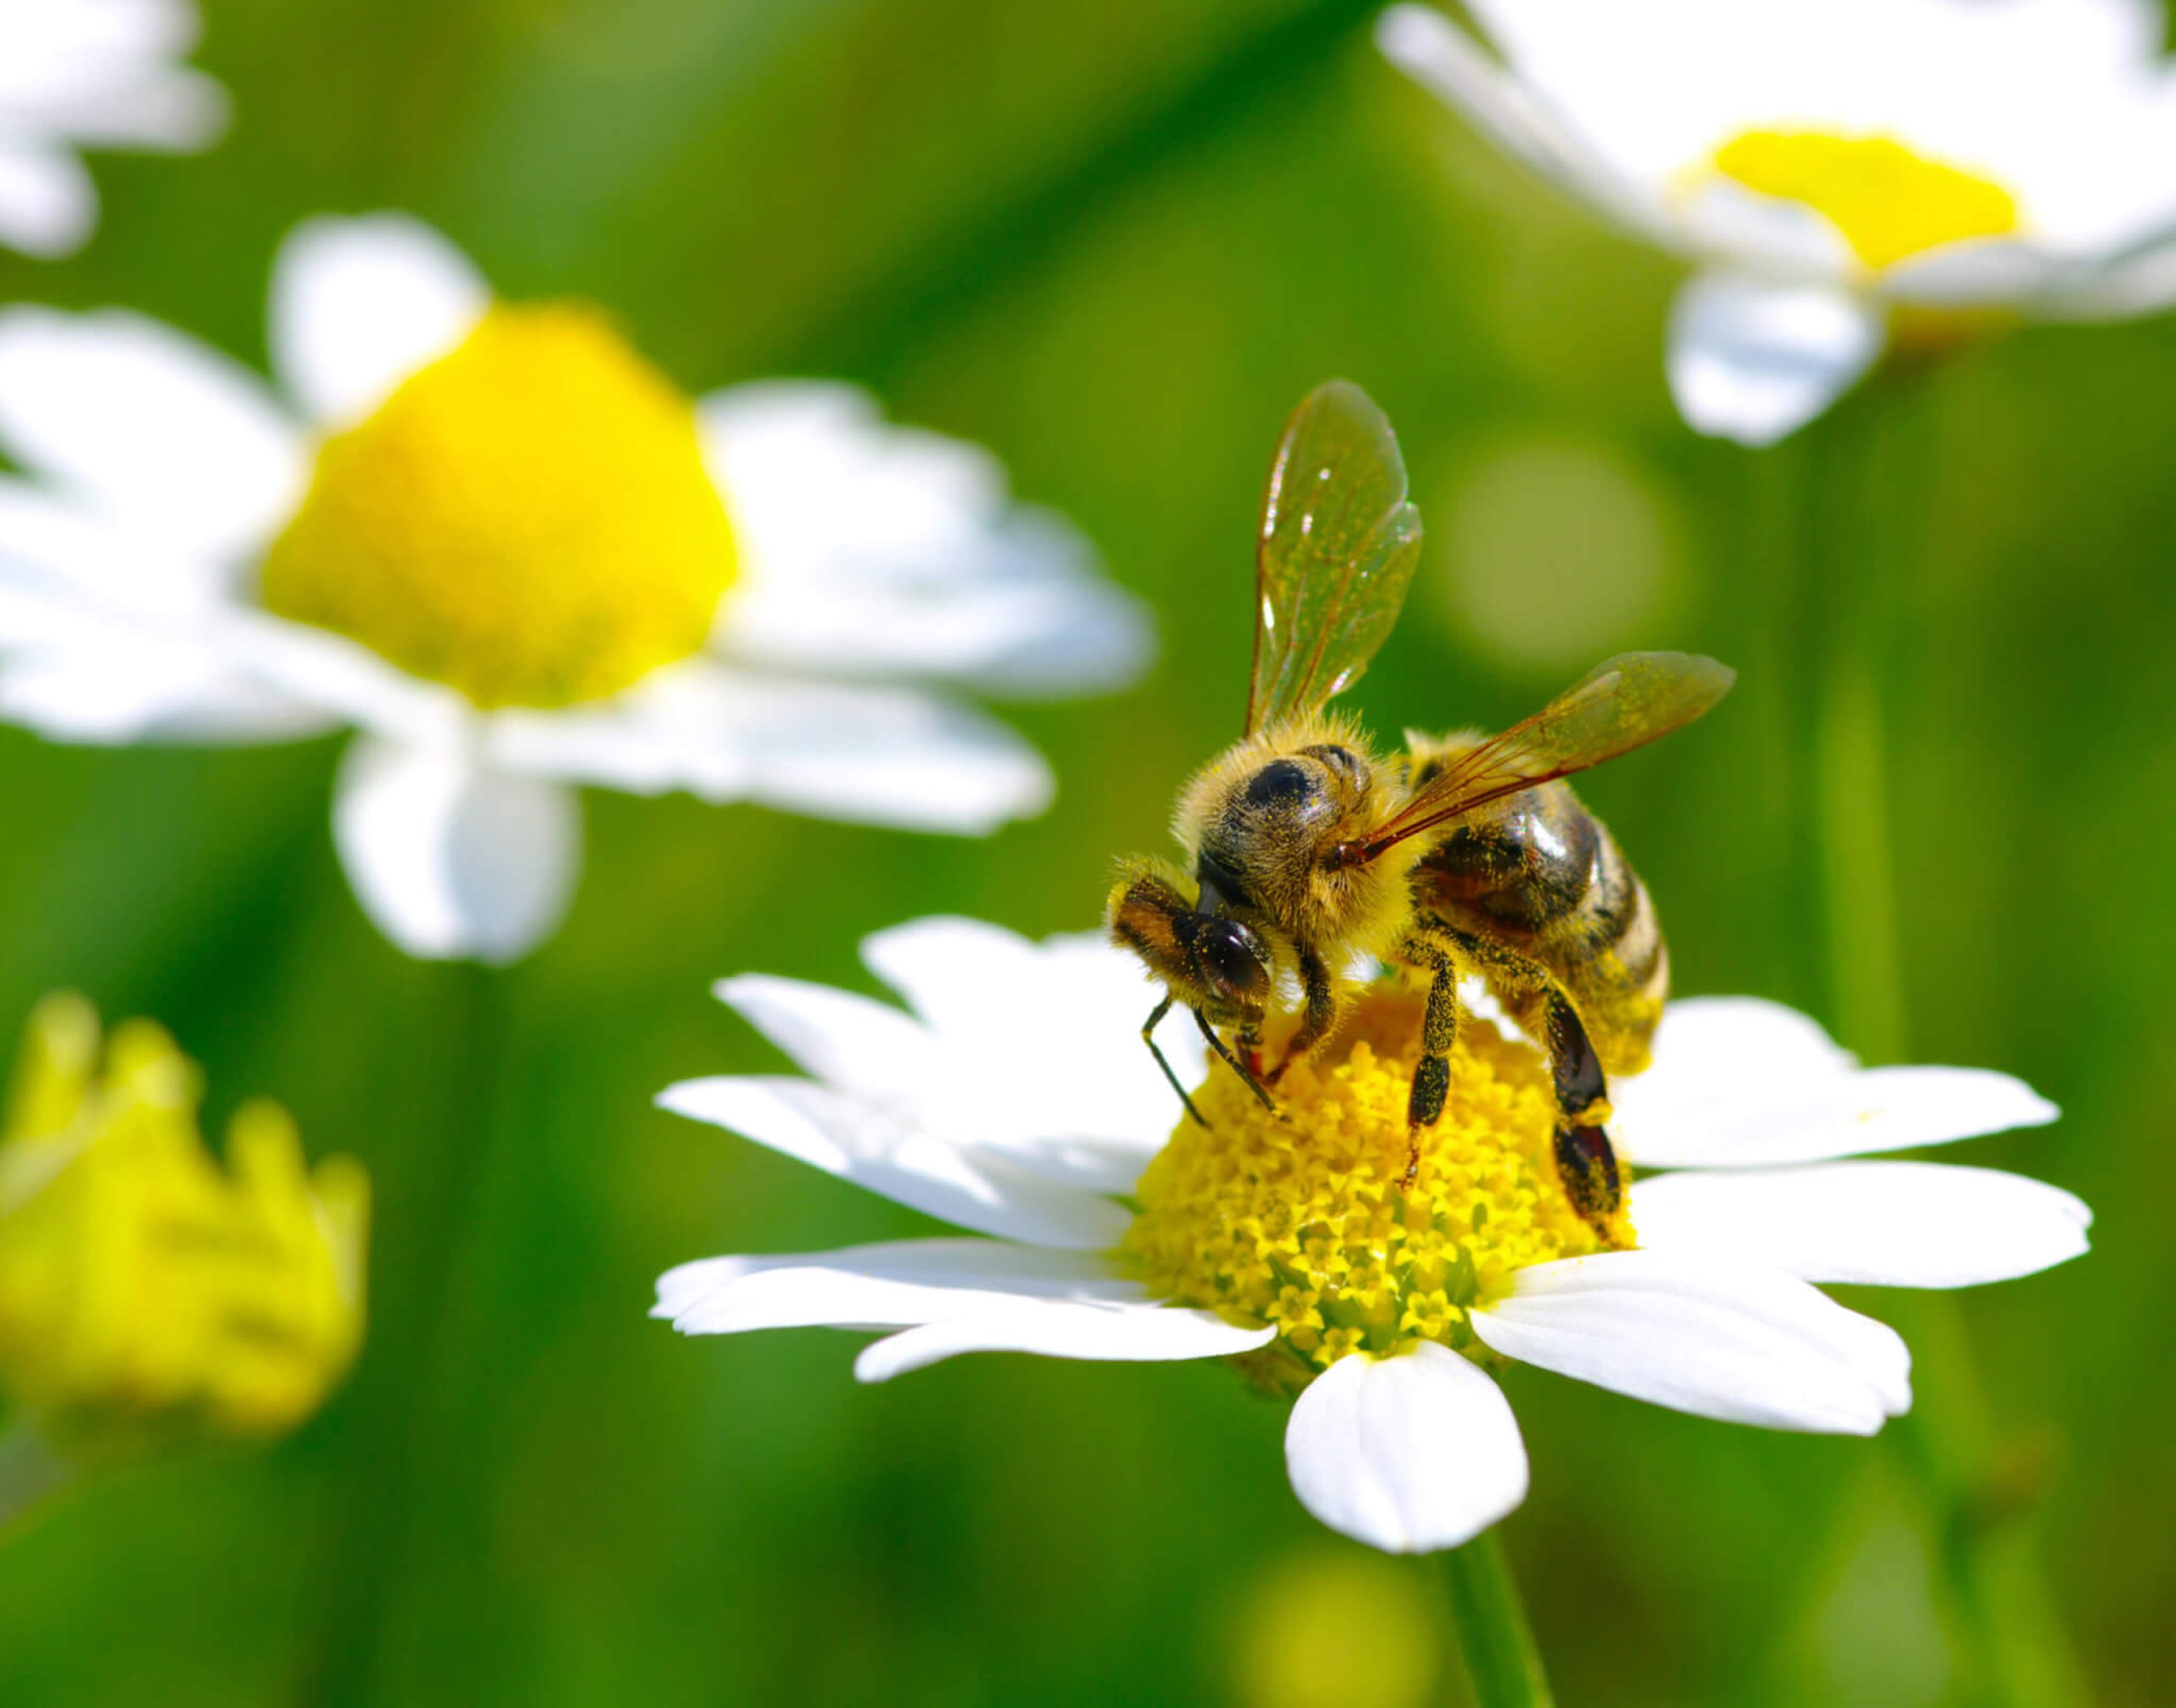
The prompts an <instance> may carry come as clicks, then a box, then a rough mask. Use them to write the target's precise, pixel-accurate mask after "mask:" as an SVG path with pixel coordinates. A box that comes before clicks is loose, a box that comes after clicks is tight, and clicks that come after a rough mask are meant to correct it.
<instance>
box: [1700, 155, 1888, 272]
mask: <svg viewBox="0 0 2176 1708" xmlns="http://www.w3.org/2000/svg"><path fill="white" fill-rule="evenodd" d="M1675 212H1676V214H1677V218H1679V220H1680V221H1681V222H1682V223H1683V225H1684V228H1685V231H1686V235H1687V236H1688V238H1689V239H1690V240H1691V243H1692V244H1693V245H1694V246H1697V248H1698V249H1700V250H1701V251H1702V252H1703V253H1705V254H1708V255H1710V256H1712V257H1714V258H1715V259H1716V260H1717V261H1718V262H1719V263H1722V264H1724V265H1725V266H1735V265H1742V266H1743V267H1744V268H1745V269H1746V270H1747V271H1748V272H1750V273H1756V274H1762V275H1764V276H1770V275H1775V274H1782V275H1786V276H1788V277H1792V278H1795V279H1799V280H1802V281H1804V282H1806V283H1810V284H1820V283H1823V282H1827V281H1830V280H1848V279H1850V278H1853V277H1855V276H1856V275H1857V274H1859V273H1860V272H1861V270H1862V269H1861V268H1860V266H1859V263H1858V259H1857V257H1856V256H1854V255H1853V254H1852V252H1851V246H1850V243H1849V241H1847V240H1845V238H1844V234H1843V233H1842V232H1841V231H1839V230H1838V229H1837V228H1836V227H1835V225H1834V224H1833V223H1831V222H1830V221H1829V220H1828V219H1827V218H1826V217H1825V216H1824V215H1822V214H1820V213H1817V212H1815V211H1814V210H1813V209H1812V208H1810V207H1808V206H1806V205H1805V203H1804V202H1802V201H1782V200H1780V199H1779V198H1777V197H1775V196H1772V195H1755V194H1754V192H1753V191H1752V190H1749V189H1746V188H1745V187H1744V186H1743V185H1742V184H1734V183H1732V182H1731V180H1730V179H1728V178H1717V179H1714V181H1713V182H1711V183H1708V184H1702V185H1701V186H1700V187H1699V188H1698V189H1697V190H1695V191H1693V192H1692V193H1691V195H1686V196H1684V197H1682V198H1681V199H1680V201H1678V202H1677V203H1676V205H1675Z"/></svg>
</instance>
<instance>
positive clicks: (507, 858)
mask: <svg viewBox="0 0 2176 1708" xmlns="http://www.w3.org/2000/svg"><path fill="white" fill-rule="evenodd" d="M332 830H333V840H334V842H335V843H336V845H337V846H338V848H339V851H340V859H341V863H342V864H343V866H344V867H345V868H347V872H348V882H349V883H351V884H352V885H354V890H355V896H356V899H357V900H358V901H360V902H361V903H362V904H363V910H364V911H365V913H368V914H369V915H370V916H371V919H373V920H375V921H376V922H377V927H378V929H379V930H382V931H383V932H384V933H385V934H386V936H388V937H389V938H390V939H392V941H393V942H394V944H396V945H397V946H398V947H400V948H402V949H405V951H407V953H410V954H411V955H416V956H418V957H421V958H422V959H426V960H445V959H475V960H484V961H494V962H503V961H511V960H517V959H519V958H520V957H521V956H523V955H524V954H526V953H529V951H530V949H532V948H534V947H536V945H537V944H538V943H540V942H542V941H543V940H544V939H545V938H546V937H547V936H549V935H550V934H551V932H552V930H553V928H554V927H555V926H556V925H558V923H559V919H560V917H561V916H562V915H563V914H564V913H565V911H566V907H567V901H568V898H569V896H570V894H571V893H572V891H573V889H574V880H575V873H576V872H577V870H578V869H579V868H580V866H581V809H580V806H579V804H578V803H577V802H576V801H575V798H574V796H573V795H570V793H568V791H566V790H565V789H560V788H558V787H557V786H555V785H553V784H551V783H536V782H532V781H530V780H529V779H526V778H514V777H505V776H499V775H495V774H493V773H491V772H486V771H482V770H479V769H478V768H477V767H476V766H474V765H473V763H471V762H470V761H468V759H467V757H466V756H464V755H462V754H461V753H460V752H459V751H457V750H456V749H428V748H411V747H404V746H400V745H398V744H394V743H391V742H385V741H381V740H378V739H377V738H372V737H367V736H366V737H363V738H360V739H359V740H357V741H356V743H355V744H354V746H353V747H352V748H350V749H348V755H347V758H346V760H345V761H343V764H342V766H341V768H340V778H339V783H338V785H337V793H336V796H335V800H334V803H333V815H332Z"/></svg>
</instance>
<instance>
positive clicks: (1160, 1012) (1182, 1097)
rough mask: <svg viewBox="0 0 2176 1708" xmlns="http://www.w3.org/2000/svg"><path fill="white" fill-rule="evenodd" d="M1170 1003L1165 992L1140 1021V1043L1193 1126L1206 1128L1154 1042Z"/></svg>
mask: <svg viewBox="0 0 2176 1708" xmlns="http://www.w3.org/2000/svg"><path fill="white" fill-rule="evenodd" d="M1171 1003H1172V997H1171V995H1170V992H1168V991H1167V992H1165V993H1164V1000H1163V1001H1161V1002H1159V1003H1158V1004H1156V1006H1155V1008H1154V1009H1153V1010H1151V1011H1150V1013H1149V1015H1148V1018H1147V1020H1144V1021H1142V1023H1141V1041H1142V1043H1145V1044H1147V1046H1148V1053H1149V1054H1150V1055H1153V1056H1154V1057H1155V1058H1156V1065H1157V1066H1159V1067H1160V1068H1162V1069H1163V1070H1164V1078H1165V1080H1167V1081H1168V1082H1169V1083H1170V1087H1171V1089H1172V1090H1174V1091H1176V1092H1177V1093H1178V1094H1179V1101H1180V1102H1181V1103H1183V1104H1185V1105H1186V1106H1187V1114H1189V1115H1191V1116H1193V1120H1194V1125H1195V1126H1197V1127H1206V1126H1208V1125H1209V1123H1208V1122H1207V1121H1205V1120H1204V1119H1203V1118H1202V1113H1201V1111H1199V1110H1198V1109H1197V1108H1195V1107H1194V1106H1193V1097H1192V1096H1191V1095H1190V1094H1188V1093H1187V1089H1186V1087H1185V1086H1183V1085H1181V1083H1179V1076H1178V1075H1177V1074H1176V1073H1174V1072H1171V1064H1170V1062H1168V1061H1166V1060H1164V1052H1163V1049H1162V1048H1161V1047H1160V1046H1159V1044H1158V1043H1157V1042H1156V1028H1157V1026H1158V1025H1159V1024H1160V1023H1161V1021H1163V1018H1164V1015H1167V1014H1169V1013H1170V1011H1171Z"/></svg>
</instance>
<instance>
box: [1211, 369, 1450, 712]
mask: <svg viewBox="0 0 2176 1708" xmlns="http://www.w3.org/2000/svg"><path fill="white" fill-rule="evenodd" d="M1419 555H1420V512H1419V511H1417V510H1415V509H1414V507H1413V506H1412V505H1411V504H1410V503H1408V501H1407V500H1406V477H1405V461H1404V459H1403V458H1402V457H1401V456H1400V455H1398V448H1397V436H1396V435H1395V434H1393V433H1391V424H1390V422H1389V421H1388V420H1387V419H1386V418H1385V416H1384V415H1383V412H1382V411H1381V410H1380V409H1378V408H1376V406H1375V404H1374V401H1373V400H1372V399H1370V398H1369V397H1368V394H1367V393H1365V392H1363V391H1362V390H1361V389H1360V388H1359V387H1357V386H1356V385H1353V384H1351V382H1349V381H1345V380H1331V381H1329V382H1327V383H1326V384H1323V385H1320V386H1317V387H1316V388H1315V389H1314V390H1313V391H1312V392H1310V393H1308V394H1307V396H1306V399H1305V400H1304V401H1303V402H1302V403H1301V404H1300V407H1299V408H1298V409H1296V410H1294V411H1293V413H1292V419H1291V420H1290V421H1289V422H1288V423H1287V424H1286V426H1285V429H1284V437H1283V440H1282V441H1281V442H1280V443H1279V444H1278V451H1277V461H1276V463H1275V464H1274V466H1273V467H1272V468H1271V470H1270V476H1269V489H1268V491H1267V492H1266V494H1265V495H1264V497H1263V500H1262V516H1261V535H1260V537H1259V539H1258V540H1257V542H1256V547H1255V596H1256V599H1255V656H1254V669H1253V671H1252V674H1251V676H1250V677H1249V682H1248V693H1247V732H1248V733H1249V734H1252V733H1253V732H1255V730H1258V729H1261V728H1262V727H1264V726H1266V725H1268V724H1272V723H1278V722H1280V721H1283V720H1285V719H1288V718H1291V717H1295V716H1299V715H1305V714H1306V713H1308V712H1312V711H1317V710H1320V709H1321V708H1322V707H1323V705H1324V704H1326V703H1327V702H1328V701H1329V699H1330V698H1332V697H1333V696H1334V695H1336V694H1339V693H1343V692H1344V691H1345V690H1346V688H1349V687H1351V686H1352V684H1353V683H1354V682H1357V681H1358V680H1359V679H1360V676H1361V673H1362V672H1363V670H1366V669H1367V667H1368V660H1369V659H1373V658H1374V655H1375V652H1376V649H1377V648H1380V646H1381V645H1382V643H1383V642H1384V640H1385V637H1386V636H1388V635H1389V634H1390V631H1391V629H1392V627H1394V626H1395V625H1396V624H1397V617H1398V612H1399V610H1400V608H1402V606H1403V605H1404V603H1405V591H1406V588H1407V586H1408V585H1409V584H1410V583H1411V581H1412V580H1413V571H1414V565H1415V564H1416V563H1418V562H1419Z"/></svg>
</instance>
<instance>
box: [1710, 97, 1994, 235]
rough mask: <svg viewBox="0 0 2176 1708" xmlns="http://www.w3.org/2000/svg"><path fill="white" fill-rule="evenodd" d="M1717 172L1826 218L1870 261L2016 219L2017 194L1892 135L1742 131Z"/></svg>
mask: <svg viewBox="0 0 2176 1708" xmlns="http://www.w3.org/2000/svg"><path fill="white" fill-rule="evenodd" d="M1715 168H1716V170H1717V171H1719V172H1721V173H1722V174H1723V175H1724V176H1725V178H1734V179H1736V180H1737V182H1738V183H1740V184H1743V185H1744V186H1745V187H1746V188H1747V189H1751V190H1757V191H1758V192H1759V194H1761V195H1772V196H1776V197H1777V198H1779V199H1781V200H1782V201H1799V202H1804V203H1805V205H1806V206H1808V207H1810V208H1812V209H1813V210H1814V211H1815V212H1818V213H1821V214H1824V215H1826V216H1827V218H1828V220H1829V222H1830V223H1832V224H1833V225H1834V226H1835V227H1836V229H1838V230H1839V231H1840V232H1842V233H1843V234H1844V241H1845V242H1847V243H1849V244H1850V246H1851V249H1852V252H1853V253H1855V254H1856V255H1857V257H1859V259H1860V260H1861V261H1863V262H1864V263H1866V264H1867V266H1869V267H1876V268H1879V267H1888V266H1891V265H1893V264H1894V263H1896V262H1899V261H1904V260H1908V259H1909V258H1910V257H1912V256H1914V255H1918V254H1920V253H1922V252H1924V251H1926V250H1929V249H1937V248H1940V247H1941V246H1942V245H1943V244H1945V243H1959V242H1962V241H1963V240H1965V239H1967V238H1971V237H2002V236H2005V235H2008V234H2009V233H2010V232H2013V231H2015V230H2016V229H2017V228H2018V223H2019V218H2018V208H2017V199H2016V198H2015V196H2013V195H2011V194H2010V193H2009V191H2008V190H2007V189H2003V187H2002V185H2000V184H1996V183H1994V182H1992V180H1990V179H1988V178H1982V177H1980V176H1979V175H1978V174H1977V173H1975V172H1965V171H1963V170H1961V169H1960V168H1958V167H1953V166H1946V165H1944V164H1943V163H1942V162H1941V161H1934V160H1929V159H1928V158H1927V157H1926V156H1924V155H1923V154H1919V153H1918V152H1916V151H1915V150H1912V149H1909V148H1907V147H1906V146H1905V145H1904V144H1902V143H1900V142H1897V141H1896V140H1895V139H1893V138H1890V137H1846V136H1833V135H1830V134H1828V133H1825V132H1822V131H1747V132H1745V133H1743V134H1742V135H1740V136H1737V137H1734V138H1732V139H1731V140H1730V141H1729V142H1726V143H1725V144H1723V145H1722V147H1720V149H1718V150H1715Z"/></svg>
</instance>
